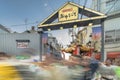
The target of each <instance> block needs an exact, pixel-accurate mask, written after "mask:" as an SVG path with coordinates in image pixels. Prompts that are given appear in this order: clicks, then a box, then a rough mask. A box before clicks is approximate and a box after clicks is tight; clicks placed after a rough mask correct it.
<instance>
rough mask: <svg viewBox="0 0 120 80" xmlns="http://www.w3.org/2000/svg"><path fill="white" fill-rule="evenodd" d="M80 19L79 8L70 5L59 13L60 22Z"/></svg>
mask: <svg viewBox="0 0 120 80" xmlns="http://www.w3.org/2000/svg"><path fill="white" fill-rule="evenodd" d="M75 19H78V7H77V6H74V5H71V4H68V5H66V6H65V7H63V8H62V9H61V10H59V12H58V20H59V21H68V20H75Z"/></svg>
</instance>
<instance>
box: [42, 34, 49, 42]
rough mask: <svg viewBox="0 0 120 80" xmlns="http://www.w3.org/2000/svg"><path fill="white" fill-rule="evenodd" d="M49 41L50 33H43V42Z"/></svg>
mask: <svg viewBox="0 0 120 80" xmlns="http://www.w3.org/2000/svg"><path fill="white" fill-rule="evenodd" d="M47 41H48V33H43V34H42V43H44V44H46V43H47Z"/></svg>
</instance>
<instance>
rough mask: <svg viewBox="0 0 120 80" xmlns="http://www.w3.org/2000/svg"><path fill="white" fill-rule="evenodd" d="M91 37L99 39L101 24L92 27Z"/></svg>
mask: <svg viewBox="0 0 120 80" xmlns="http://www.w3.org/2000/svg"><path fill="white" fill-rule="evenodd" d="M92 39H93V40H99V39H101V26H100V27H93V28H92Z"/></svg>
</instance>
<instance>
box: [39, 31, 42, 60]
mask: <svg viewBox="0 0 120 80" xmlns="http://www.w3.org/2000/svg"><path fill="white" fill-rule="evenodd" d="M38 33H39V34H40V54H39V57H40V61H42V34H43V30H42V29H38Z"/></svg>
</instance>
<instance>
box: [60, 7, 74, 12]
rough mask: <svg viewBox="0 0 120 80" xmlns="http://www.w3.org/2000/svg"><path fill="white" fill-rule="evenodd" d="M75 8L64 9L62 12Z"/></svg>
mask: <svg viewBox="0 0 120 80" xmlns="http://www.w3.org/2000/svg"><path fill="white" fill-rule="evenodd" d="M72 10H73V8H69V9H64V10H62V12H70V11H72Z"/></svg>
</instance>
